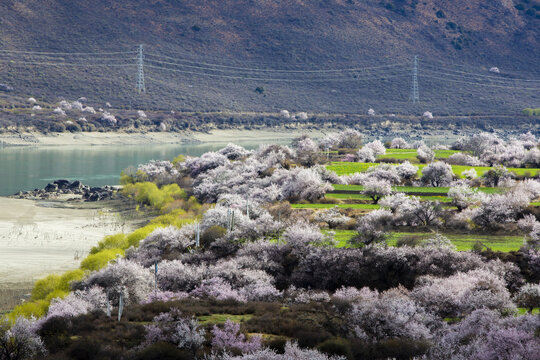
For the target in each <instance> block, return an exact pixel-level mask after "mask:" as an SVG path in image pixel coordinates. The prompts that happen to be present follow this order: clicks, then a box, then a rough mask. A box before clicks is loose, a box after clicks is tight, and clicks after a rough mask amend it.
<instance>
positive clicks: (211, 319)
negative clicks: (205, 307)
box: [197, 314, 253, 325]
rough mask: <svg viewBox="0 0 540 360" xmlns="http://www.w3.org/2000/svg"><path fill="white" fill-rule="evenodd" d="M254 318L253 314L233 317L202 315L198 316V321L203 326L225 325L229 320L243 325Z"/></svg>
mask: <svg viewBox="0 0 540 360" xmlns="http://www.w3.org/2000/svg"><path fill="white" fill-rule="evenodd" d="M252 317H253V314H243V315H231V314H212V315H202V316H198V317H197V320H199V322H200V323H201V324H202V325H206V324H218V325H219V324H225V322H226V321H227V320H231V321H234V322H236V323H241V322H245V321H248V320H250V319H251V318H252Z"/></svg>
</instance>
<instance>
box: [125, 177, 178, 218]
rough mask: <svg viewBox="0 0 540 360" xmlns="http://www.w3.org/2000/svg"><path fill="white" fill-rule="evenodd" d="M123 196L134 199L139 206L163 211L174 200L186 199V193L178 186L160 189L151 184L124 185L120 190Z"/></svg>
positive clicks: (172, 185)
mask: <svg viewBox="0 0 540 360" xmlns="http://www.w3.org/2000/svg"><path fill="white" fill-rule="evenodd" d="M122 193H123V194H124V195H127V196H130V197H132V198H134V199H135V200H136V201H137V202H138V203H139V204H144V205H148V206H152V207H154V208H155V209H157V210H160V211H163V210H165V208H166V206H167V205H168V204H170V203H172V202H173V201H175V200H180V199H186V193H185V191H184V190H182V189H180V187H179V186H178V184H170V185H164V186H162V187H161V189H160V188H158V187H157V185H156V184H154V183H151V182H140V183H135V184H126V185H125V186H124V188H123V189H122Z"/></svg>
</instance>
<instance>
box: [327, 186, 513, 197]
mask: <svg viewBox="0 0 540 360" xmlns="http://www.w3.org/2000/svg"><path fill="white" fill-rule="evenodd" d="M332 186H333V187H334V190H335V191H336V192H339V191H363V190H364V186H362V185H343V184H334V185H332ZM449 189H450V188H449V187H430V186H393V187H392V190H394V191H398V192H404V193H418V194H426V195H429V194H447V193H448V190H449ZM477 189H478V190H479V191H481V192H484V193H486V194H495V193H502V192H504V189H501V188H493V187H480V188H477Z"/></svg>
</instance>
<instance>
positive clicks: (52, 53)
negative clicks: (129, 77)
mask: <svg viewBox="0 0 540 360" xmlns="http://www.w3.org/2000/svg"><path fill="white" fill-rule="evenodd" d="M0 53H14V54H34V55H74V56H79V55H117V54H136V53H137V52H136V51H133V50H132V51H116V52H102V53H96V52H38V51H22V50H0Z"/></svg>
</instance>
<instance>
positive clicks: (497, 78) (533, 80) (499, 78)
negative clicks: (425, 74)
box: [423, 63, 540, 82]
mask: <svg viewBox="0 0 540 360" xmlns="http://www.w3.org/2000/svg"><path fill="white" fill-rule="evenodd" d="M423 64H424V63H423ZM425 65H427V66H428V67H430V66H431V67H432V68H433V69H434V70H432V71H436V72H445V71H446V72H449V74H448V75H454V76H463V77H465V76H466V75H467V77H469V76H474V77H481V78H486V79H492V80H495V81H517V82H540V79H516V78H505V77H500V76H491V75H484V74H478V73H472V72H466V71H460V70H452V69H441V68H437V67H435V66H434V65H430V64H429V63H425ZM426 71H429V70H426ZM452 73H458V74H452Z"/></svg>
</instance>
